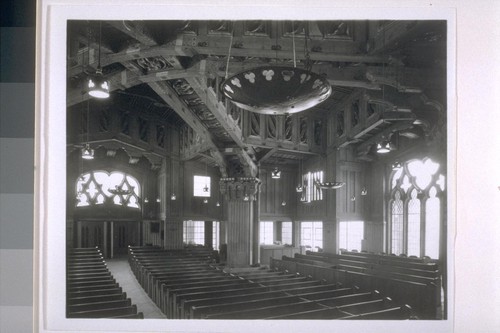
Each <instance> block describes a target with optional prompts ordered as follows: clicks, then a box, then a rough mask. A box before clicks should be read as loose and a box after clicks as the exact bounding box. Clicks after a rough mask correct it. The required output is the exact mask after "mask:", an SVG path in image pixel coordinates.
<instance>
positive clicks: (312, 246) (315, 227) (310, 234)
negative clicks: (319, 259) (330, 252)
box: [300, 222, 323, 252]
mask: <svg viewBox="0 0 500 333" xmlns="http://www.w3.org/2000/svg"><path fill="white" fill-rule="evenodd" d="M300 245H302V246H305V247H306V250H309V251H314V252H317V251H319V250H320V249H322V248H323V222H301V224H300Z"/></svg>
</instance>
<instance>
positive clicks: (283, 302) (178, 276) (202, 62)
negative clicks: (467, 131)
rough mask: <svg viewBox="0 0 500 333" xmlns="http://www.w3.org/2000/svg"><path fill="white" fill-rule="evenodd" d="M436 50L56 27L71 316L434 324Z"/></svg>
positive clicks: (431, 39) (381, 35) (365, 29)
mask: <svg viewBox="0 0 500 333" xmlns="http://www.w3.org/2000/svg"><path fill="white" fill-rule="evenodd" d="M446 37H447V25H446V21H444V20H442V21H440V20H401V21H399V20H380V21H376V20H345V21H343V20H335V21H287V20H281V21H267V20H252V21H249V20H237V21H231V20H208V21H200V20H192V21H191V20H188V21H180V20H177V21H175V20H167V21H156V20H155V21H148V20H142V21H132V20H130V21H129V20H123V21H89V20H78V21H75V20H70V21H68V33H67V39H68V49H67V51H68V64H67V65H68V66H67V73H68V81H67V114H66V119H67V122H66V124H67V128H66V131H67V140H68V142H67V143H68V147H67V148H68V150H67V159H68V163H67V173H66V185H67V193H66V216H67V221H66V223H67V236H66V237H67V238H66V246H67V254H66V256H67V298H66V302H67V303H66V304H67V316H68V317H69V318H86V317H89V318H101V317H104V318H145V319H147V318H167V319H276V320H278V319H353V320H356V319H413V320H417V319H436V320H439V319H446V301H447V288H446V285H447V284H446V278H447V274H446V272H447V270H446V269H447V260H446V234H447V233H446V216H447V214H446V210H447V205H446V195H447V187H446V180H447V163H446V162H447V161H446V156H447V155H446V148H447V146H446V143H447V141H446V114H447V107H446V69H447V67H446Z"/></svg>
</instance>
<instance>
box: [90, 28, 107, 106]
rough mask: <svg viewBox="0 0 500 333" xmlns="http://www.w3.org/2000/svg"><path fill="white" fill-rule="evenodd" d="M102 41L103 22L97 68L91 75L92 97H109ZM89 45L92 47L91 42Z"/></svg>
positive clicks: (100, 30)
mask: <svg viewBox="0 0 500 333" xmlns="http://www.w3.org/2000/svg"><path fill="white" fill-rule="evenodd" d="M101 43H102V22H99V54H98V63H97V70H96V72H95V74H94V75H91V76H89V81H88V89H89V95H90V96H92V97H95V98H108V97H109V83H108V81H107V80H106V79H105V78H104V76H103V75H102V67H101ZM88 47H90V43H89V45H88Z"/></svg>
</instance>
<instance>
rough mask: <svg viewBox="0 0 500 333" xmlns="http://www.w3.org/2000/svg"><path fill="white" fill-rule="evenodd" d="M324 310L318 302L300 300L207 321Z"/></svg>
mask: <svg viewBox="0 0 500 333" xmlns="http://www.w3.org/2000/svg"><path fill="white" fill-rule="evenodd" d="M323 308H324V307H323V306H321V305H320V304H318V303H316V302H312V301H306V300H300V301H297V302H295V303H287V304H285V305H274V306H265V307H261V308H257V309H248V310H240V311H230V312H224V313H217V314H212V315H208V316H206V317H205V319H261V318H268V317H275V316H279V315H284V314H289V313H294V312H295V313H297V312H303V311H308V310H319V309H323Z"/></svg>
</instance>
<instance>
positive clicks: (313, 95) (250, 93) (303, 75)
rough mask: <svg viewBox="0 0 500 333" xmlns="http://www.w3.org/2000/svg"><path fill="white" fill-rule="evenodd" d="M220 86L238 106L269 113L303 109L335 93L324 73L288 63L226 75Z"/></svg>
mask: <svg viewBox="0 0 500 333" xmlns="http://www.w3.org/2000/svg"><path fill="white" fill-rule="evenodd" d="M221 88H222V91H223V93H224V95H225V96H226V97H227V98H228V99H229V100H231V101H232V102H233V103H234V104H236V105H237V106H238V107H240V108H242V109H245V110H248V111H252V112H256V113H261V114H269V115H279V114H290V113H297V112H300V111H304V110H307V109H309V108H312V107H314V106H316V105H318V104H319V103H321V102H323V101H324V100H326V99H327V98H328V97H330V95H331V94H332V87H331V86H330V84H329V83H328V81H327V80H326V79H325V78H324V77H322V76H320V75H318V74H315V73H312V72H310V71H307V70H305V69H300V68H295V67H285V66H262V67H257V68H255V69H252V70H246V71H244V72H241V73H238V74H236V75H234V76H232V77H229V78H228V79H226V80H225V81H224V82H222V86H221Z"/></svg>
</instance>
